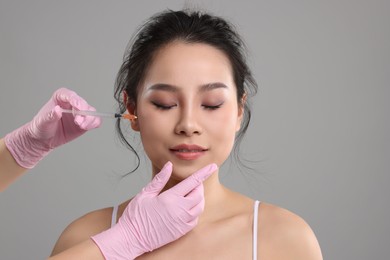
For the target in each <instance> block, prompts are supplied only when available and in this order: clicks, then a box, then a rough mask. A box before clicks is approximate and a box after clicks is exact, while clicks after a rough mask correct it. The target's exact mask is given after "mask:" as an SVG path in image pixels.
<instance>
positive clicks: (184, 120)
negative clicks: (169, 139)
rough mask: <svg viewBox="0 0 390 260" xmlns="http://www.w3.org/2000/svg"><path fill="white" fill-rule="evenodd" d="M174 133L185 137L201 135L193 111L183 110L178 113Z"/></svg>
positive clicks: (196, 117) (199, 126) (197, 119)
mask: <svg viewBox="0 0 390 260" xmlns="http://www.w3.org/2000/svg"><path fill="white" fill-rule="evenodd" d="M175 133H176V134H178V135H185V136H193V135H200V134H202V127H201V125H200V122H199V118H198V116H197V115H196V113H195V111H193V110H191V109H185V110H182V111H181V112H180V116H179V119H178V122H177V124H176V126H175Z"/></svg>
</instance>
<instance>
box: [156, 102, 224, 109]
mask: <svg viewBox="0 0 390 260" xmlns="http://www.w3.org/2000/svg"><path fill="white" fill-rule="evenodd" d="M152 104H153V105H154V106H155V107H156V108H157V109H161V110H169V109H171V108H173V107H175V106H176V105H172V106H164V105H161V104H159V103H156V102H153V101H152ZM222 104H223V103H221V104H219V105H216V106H206V105H203V107H204V108H205V109H206V110H216V109H218V108H220V107H221V106H222Z"/></svg>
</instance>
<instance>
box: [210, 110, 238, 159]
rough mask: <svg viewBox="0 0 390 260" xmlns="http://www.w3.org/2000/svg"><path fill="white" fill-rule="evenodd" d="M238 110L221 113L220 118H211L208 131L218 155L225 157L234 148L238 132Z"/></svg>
mask: <svg viewBox="0 0 390 260" xmlns="http://www.w3.org/2000/svg"><path fill="white" fill-rule="evenodd" d="M237 121H238V118H237V110H236V109H234V108H232V109H228V112H227V111H221V113H220V114H218V116H215V117H212V118H210V121H209V123H208V124H209V127H208V131H209V133H210V137H211V138H212V140H213V142H215V145H216V146H215V148H216V149H218V153H220V154H221V156H223V157H225V156H228V155H229V154H230V151H231V150H232V148H233V145H234V140H235V136H236V130H237Z"/></svg>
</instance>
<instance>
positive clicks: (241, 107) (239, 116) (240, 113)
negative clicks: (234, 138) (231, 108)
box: [236, 93, 247, 132]
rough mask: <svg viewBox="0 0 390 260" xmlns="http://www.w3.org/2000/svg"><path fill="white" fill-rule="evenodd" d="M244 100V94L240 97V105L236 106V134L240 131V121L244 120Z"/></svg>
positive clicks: (245, 97)
mask: <svg viewBox="0 0 390 260" xmlns="http://www.w3.org/2000/svg"><path fill="white" fill-rule="evenodd" d="M246 99H247V95H246V93H244V95H242V98H241V101H240V103H239V104H238V113H237V126H236V132H238V131H240V129H241V123H242V119H243V118H244V112H245V104H246Z"/></svg>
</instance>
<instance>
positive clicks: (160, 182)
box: [142, 162, 172, 195]
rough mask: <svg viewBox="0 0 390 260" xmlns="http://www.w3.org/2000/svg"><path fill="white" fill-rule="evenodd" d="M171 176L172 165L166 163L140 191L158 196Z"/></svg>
mask: <svg viewBox="0 0 390 260" xmlns="http://www.w3.org/2000/svg"><path fill="white" fill-rule="evenodd" d="M171 174H172V163H171V162H167V163H166V164H165V165H164V167H163V168H162V169H161V171H160V172H159V173H158V174H156V176H154V178H153V180H152V181H151V182H149V183H148V185H146V186H145V187H144V188H143V189H142V191H143V192H146V193H150V194H153V195H158V194H159V193H160V191H161V190H162V189H163V188H164V187H165V185H166V184H167V182H168V180H169V178H170V177H171Z"/></svg>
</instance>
